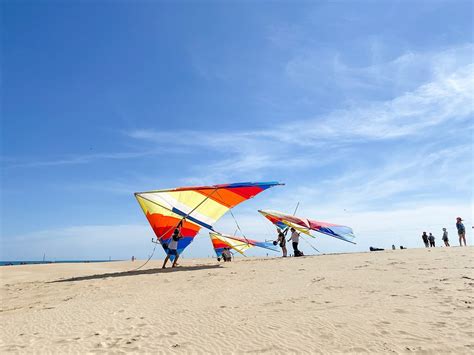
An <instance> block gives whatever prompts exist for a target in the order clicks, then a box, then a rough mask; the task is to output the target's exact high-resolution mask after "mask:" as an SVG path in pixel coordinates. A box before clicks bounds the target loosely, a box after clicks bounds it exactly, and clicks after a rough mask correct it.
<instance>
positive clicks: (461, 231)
mask: <svg viewBox="0 0 474 355" xmlns="http://www.w3.org/2000/svg"><path fill="white" fill-rule="evenodd" d="M456 228H457V229H458V236H459V246H461V247H462V242H463V241H464V246H466V228H464V224H463V223H462V218H461V217H458V218H456Z"/></svg>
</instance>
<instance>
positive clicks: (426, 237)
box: [421, 232, 429, 248]
mask: <svg viewBox="0 0 474 355" xmlns="http://www.w3.org/2000/svg"><path fill="white" fill-rule="evenodd" d="M421 239H423V243H425V248H428V247H429V244H428V234H426V232H423V234H422V235H421Z"/></svg>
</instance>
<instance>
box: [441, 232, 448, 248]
mask: <svg viewBox="0 0 474 355" xmlns="http://www.w3.org/2000/svg"><path fill="white" fill-rule="evenodd" d="M442 239H443V242H444V246H446V247H449V246H450V245H449V238H448V231H447V230H446V228H443V237H442Z"/></svg>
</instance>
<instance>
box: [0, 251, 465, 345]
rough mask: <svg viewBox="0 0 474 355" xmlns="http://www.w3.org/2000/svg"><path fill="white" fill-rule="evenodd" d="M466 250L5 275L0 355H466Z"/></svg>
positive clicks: (25, 268) (89, 266)
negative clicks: (141, 354)
mask: <svg viewBox="0 0 474 355" xmlns="http://www.w3.org/2000/svg"><path fill="white" fill-rule="evenodd" d="M472 256H473V249H472V247H467V248H459V247H456V248H436V249H412V250H396V251H392V250H390V251H384V252H372V253H358V254H334V255H320V256H308V257H302V258H286V259H283V258H271V259H253V258H239V259H236V260H235V261H234V262H232V263H226V264H223V263H221V264H218V263H217V262H215V261H212V260H189V259H188V260H186V259H183V260H182V267H180V268H178V269H175V270H171V269H167V270H162V269H161V268H160V266H161V261H160V260H154V261H151V262H150V263H148V264H147V265H146V266H145V268H144V269H143V270H138V271H129V270H131V269H133V268H134V267H135V268H136V267H138V266H139V265H140V264H141V262H140V261H137V262H135V263H132V262H130V261H127V262H110V263H84V264H48V265H22V266H7V267H2V268H1V270H0V272H1V296H2V307H1V313H0V318H1V321H0V323H1V327H2V336H1V343H0V351H1V352H2V353H6V352H12V353H32V352H36V353H124V352H150V353H151V352H153V353H156V352H160V353H175V352H176V353H224V352H227V353H229V352H231V353H325V354H333V353H363V352H373V353H412V352H413V353H426V354H431V353H443V354H445V353H455V354H462V353H470V352H471V351H472V350H473V348H474V338H473V315H474V313H473V306H474V295H473V292H472V291H473V286H474V272H473V267H474V262H473V258H472Z"/></svg>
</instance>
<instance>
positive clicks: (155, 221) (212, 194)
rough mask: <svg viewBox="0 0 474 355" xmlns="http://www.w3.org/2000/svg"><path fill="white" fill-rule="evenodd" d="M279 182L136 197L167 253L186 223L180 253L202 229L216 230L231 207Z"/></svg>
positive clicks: (180, 190) (217, 186)
mask: <svg viewBox="0 0 474 355" xmlns="http://www.w3.org/2000/svg"><path fill="white" fill-rule="evenodd" d="M277 185H282V184H280V183H278V182H244V183H235V184H222V185H213V186H194V187H178V188H174V189H169V190H156V191H147V192H137V193H135V197H136V199H137V201H138V203H139V204H140V206H141V208H142V210H143V212H144V213H145V215H146V217H147V219H148V222H149V223H150V225H151V227H152V229H153V231H154V232H155V235H156V237H157V239H158V240H159V241H160V243H161V244H162V245H163V247H164V249H165V251H167V245H168V244H169V242H170V239H171V235H172V234H173V231H174V229H175V228H176V227H177V225H178V224H179V222H181V221H183V224H182V228H181V234H182V236H183V238H182V239H180V240H179V242H178V249H177V250H178V254H181V252H182V251H183V250H184V249H185V248H186V247H187V246H188V245H189V244H190V243H191V242H192V241H193V239H194V237H195V236H196V235H197V233H198V232H199V230H200V229H201V227H205V228H207V229H210V230H213V227H212V226H213V224H214V223H216V222H217V220H218V219H219V218H221V217H222V216H223V215H224V214H225V213H226V212H227V211H228V210H229V209H230V208H232V207H235V206H237V205H238V204H239V203H241V202H244V201H246V200H248V199H250V198H252V197H254V196H256V195H258V194H259V193H260V192H262V191H264V190H266V189H268V188H270V187H273V186H277Z"/></svg>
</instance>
